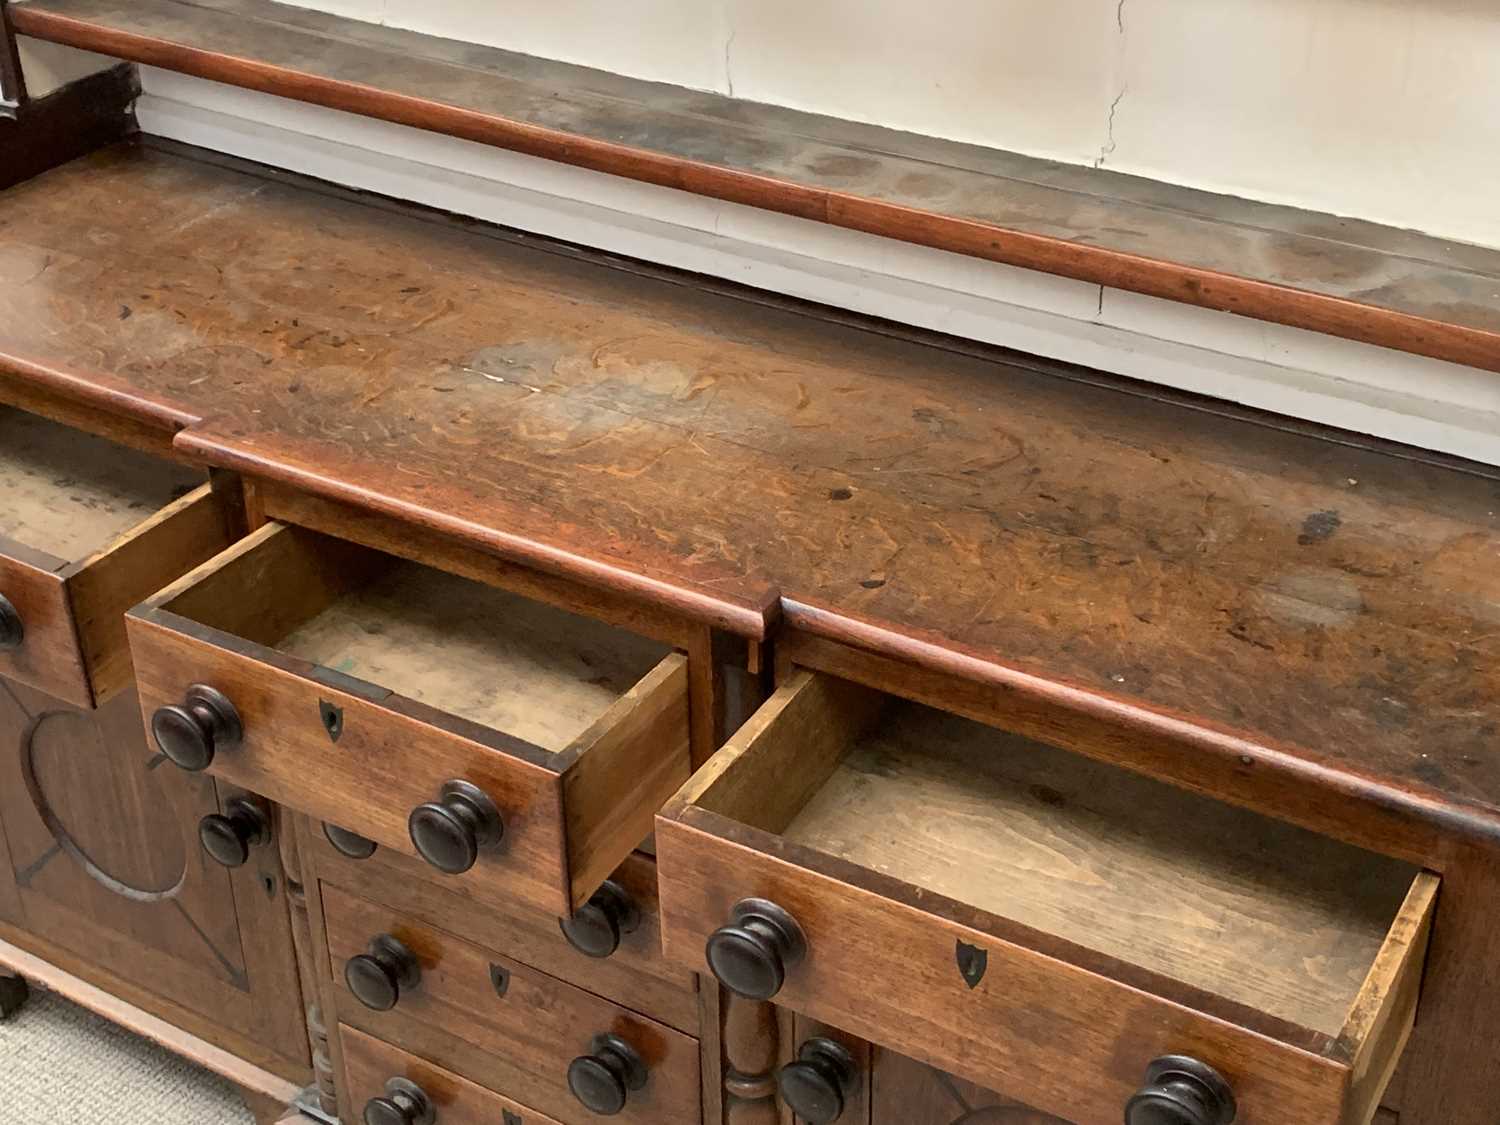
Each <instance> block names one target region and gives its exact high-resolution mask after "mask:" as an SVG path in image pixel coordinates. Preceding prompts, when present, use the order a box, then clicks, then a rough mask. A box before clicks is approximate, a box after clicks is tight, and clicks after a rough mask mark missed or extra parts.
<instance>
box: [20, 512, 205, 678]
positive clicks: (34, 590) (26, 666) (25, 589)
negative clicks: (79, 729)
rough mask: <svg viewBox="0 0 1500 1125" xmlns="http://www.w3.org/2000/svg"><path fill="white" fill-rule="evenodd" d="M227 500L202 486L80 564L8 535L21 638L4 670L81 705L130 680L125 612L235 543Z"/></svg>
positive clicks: (144, 519)
mask: <svg viewBox="0 0 1500 1125" xmlns="http://www.w3.org/2000/svg"><path fill="white" fill-rule="evenodd" d="M231 539H232V537H231V535H230V533H229V528H228V525H227V523H226V519H225V514H224V511H223V508H222V505H221V502H220V500H219V498H218V497H217V496H215V495H214V493H213V491H212V490H211V489H210V488H209V487H208V486H207V485H204V486H203V487H202V488H200V489H198V490H197V491H195V492H193V493H191V494H190V495H188V496H185V497H183V498H182V499H180V500H177V501H174V502H173V503H171V504H169V505H168V506H167V507H165V508H163V509H162V510H161V511H159V512H156V513H154V514H152V515H150V516H149V517H148V518H143V519H142V521H141V523H140V524H139V525H138V526H136V527H135V528H133V529H132V530H131V531H129V532H128V533H127V534H125V535H124V536H122V537H120V538H118V539H116V540H115V541H114V542H112V543H110V544H109V545H108V546H107V547H105V548H104V549H103V550H101V551H99V552H97V553H96V554H94V555H92V556H90V557H89V558H86V559H82V560H79V561H76V562H73V561H68V560H64V559H59V558H54V557H52V556H50V555H47V554H44V553H42V552H40V551H35V550H32V549H30V548H28V547H26V546H25V545H24V544H21V543H16V542H14V541H11V540H8V539H5V538H4V537H3V536H0V596H3V597H4V598H5V599H6V600H7V601H8V602H10V603H11V605H12V606H13V607H14V610H15V615H16V617H17V618H19V620H20V624H21V630H22V637H21V641H20V643H19V644H18V645H16V646H15V647H13V648H0V676H4V677H6V678H8V679H12V680H15V681H17V682H18V683H23V684H25V685H27V686H28V687H33V688H36V689H37V690H38V691H41V692H45V693H46V694H48V695H50V696H53V697H54V698H57V699H61V700H63V701H65V702H67V703H71V704H73V705H74V706H77V707H92V706H94V705H96V704H98V703H104V702H105V701H107V700H109V699H111V698H113V697H114V696H115V695H117V694H118V693H119V692H120V691H122V690H124V689H125V688H127V687H128V686H130V683H131V667H130V651H129V646H128V644H127V642H126V636H125V612H126V611H127V610H128V609H130V607H131V606H133V605H135V604H136V603H137V602H139V601H141V600H142V599H144V598H147V597H149V596H150V595H151V594H153V593H155V592H156V591H157V590H159V589H161V588H162V587H163V586H165V585H167V584H168V583H170V582H173V581H175V580H176V579H177V578H179V577H180V576H181V575H183V574H185V573H186V572H188V571H189V570H191V569H193V568H194V567H195V566H198V565H199V564H200V563H202V562H204V561H205V560H206V559H209V558H212V557H213V556H214V555H216V554H218V553H219V552H220V551H222V550H223V549H224V548H225V547H227V546H228V545H229V544H230V542H231Z"/></svg>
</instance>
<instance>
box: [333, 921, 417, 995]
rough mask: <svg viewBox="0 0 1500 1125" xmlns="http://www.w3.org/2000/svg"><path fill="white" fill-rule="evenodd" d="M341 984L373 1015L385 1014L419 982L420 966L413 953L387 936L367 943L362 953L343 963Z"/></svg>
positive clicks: (384, 935)
mask: <svg viewBox="0 0 1500 1125" xmlns="http://www.w3.org/2000/svg"><path fill="white" fill-rule="evenodd" d="M344 983H345V984H347V985H348V986H349V991H350V992H352V993H354V998H355V999H356V1000H358V1001H359V1002H360V1003H361V1004H363V1005H364V1006H365V1007H366V1008H369V1009H371V1010H372V1011H376V1012H389V1011H390V1010H391V1009H392V1008H394V1007H395V1006H396V1004H397V1002H398V1001H400V999H401V994H402V993H403V992H410V991H411V990H412V989H414V988H416V987H417V985H419V984H421V983H422V966H421V965H420V964H419V963H418V961H417V958H416V954H414V953H412V951H411V950H410V949H408V948H406V946H405V945H404V944H402V943H401V942H400V941H398V940H397V939H396V938H393V937H392V936H391V935H390V934H381V935H379V936H378V937H376V938H373V939H372V940H371V941H370V944H369V946H368V947H367V948H366V951H365V952H364V953H360V954H357V955H356V956H354V957H351V958H349V960H348V961H346V962H344Z"/></svg>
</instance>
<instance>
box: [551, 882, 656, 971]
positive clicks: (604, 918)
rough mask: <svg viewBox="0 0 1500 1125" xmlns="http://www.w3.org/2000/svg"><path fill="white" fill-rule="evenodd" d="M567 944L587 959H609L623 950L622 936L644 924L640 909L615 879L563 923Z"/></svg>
mask: <svg viewBox="0 0 1500 1125" xmlns="http://www.w3.org/2000/svg"><path fill="white" fill-rule="evenodd" d="M560 924H561V926H562V932H563V937H565V938H567V939H568V944H569V945H571V946H572V947H573V948H574V949H576V950H578V952H579V953H582V954H584V955H586V956H588V957H608V956H610V955H611V954H612V953H614V951H615V950H617V949H619V948H620V935H621V934H628V933H632V932H634V930H635V929H636V928H637V927H638V926H640V924H641V911H640V907H638V906H636V904H635V899H633V898H631V897H630V892H629V891H627V890H626V889H625V888H624V887H622V886H620V884H619V883H616V882H615V881H614V880H613V879H606V880H605V882H604V885H603V886H601V887H600V888H599V889H598V890H597V891H595V892H594V893H593V894H592V895H591V896H590V897H589V900H588V902H586V903H584V905H583V907H582V908H581V909H580V910H579V911H578V912H577V913H576V914H574V915H573V917H571V918H564V919H563V920H562V922H561V923H560Z"/></svg>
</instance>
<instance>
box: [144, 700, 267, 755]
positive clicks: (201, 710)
mask: <svg viewBox="0 0 1500 1125" xmlns="http://www.w3.org/2000/svg"><path fill="white" fill-rule="evenodd" d="M243 733H244V728H243V727H242V726H241V725H240V713H239V712H238V711H236V710H235V709H234V704H233V703H231V702H229V698H228V697H227V696H226V695H224V693H223V692H221V691H217V690H216V689H214V688H211V687H209V686H208V685H207V684H194V685H193V686H192V687H190V688H188V689H187V697H186V698H185V699H184V700H183V702H182V705H181V706H175V705H174V706H169V707H159V708H157V710H156V714H154V715H152V716H151V736H152V737H153V738H155V739H156V745H157V747H158V748H159V749H160V750H161V752H162V753H163V754H165V755H166V756H167V757H168V758H169V759H171V761H172V762H174V763H175V764H177V765H179V766H181V767H182V768H183V769H185V770H191V771H193V772H197V771H198V770H203V769H207V768H208V766H209V763H211V762H212V761H213V760H214V754H215V752H217V751H218V750H221V749H223V748H224V747H226V746H233V745H234V744H235V743H237V742H239V740H240V737H241V735H242V734H243Z"/></svg>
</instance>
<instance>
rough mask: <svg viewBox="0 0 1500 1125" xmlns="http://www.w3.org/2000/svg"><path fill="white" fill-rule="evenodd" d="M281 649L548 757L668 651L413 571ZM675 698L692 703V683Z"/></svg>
mask: <svg viewBox="0 0 1500 1125" xmlns="http://www.w3.org/2000/svg"><path fill="white" fill-rule="evenodd" d="M275 647H277V648H278V649H280V650H281V651H283V652H286V653H289V654H291V655H293V656H298V657H301V658H302V659H304V660H307V661H309V662H311V663H313V664H319V665H322V666H323V667H325V668H331V669H333V670H334V671H335V672H339V673H342V674H344V675H349V676H353V677H355V678H356V679H360V680H365V681H368V682H369V683H372V684H384V685H386V686H389V687H394V688H397V689H398V690H400V692H401V694H402V695H405V696H409V697H410V698H412V699H415V700H418V701H419V702H422V703H425V704H428V705H429V706H431V707H435V708H437V709H438V710H440V711H446V712H448V713H449V714H453V715H458V716H459V717H461V718H464V719H468V720H470V721H471V722H475V723H479V724H481V725H483V726H487V727H493V728H495V729H496V730H503V731H505V732H506V733H508V734H512V735H514V736H515V737H517V738H519V739H522V740H523V741H526V742H530V743H532V744H533V745H536V746H539V747H541V748H542V749H543V750H546V751H549V752H550V753H553V754H559V753H562V752H563V751H565V750H567V749H568V748H569V747H570V746H572V745H573V744H574V743H575V742H578V741H580V740H583V741H586V742H592V741H593V740H594V739H592V738H588V734H589V731H590V728H591V727H593V726H594V725H595V724H596V723H598V722H599V721H600V720H601V719H602V718H603V717H604V716H605V713H606V712H608V711H609V710H610V709H611V708H612V707H614V706H616V705H617V704H618V702H619V700H620V698H621V697H622V696H624V695H625V694H626V693H627V692H629V691H630V689H631V688H632V687H633V686H634V685H635V684H636V683H637V682H638V681H639V680H640V679H641V678H642V677H643V676H645V675H646V674H647V673H649V672H650V671H651V670H652V669H653V668H655V667H656V665H657V664H658V663H659V662H660V661H661V660H662V659H663V658H664V657H665V656H666V655H667V652H668V650H666V649H665V648H664V647H663V646H661V645H659V644H655V643H652V642H650V641H646V640H644V639H642V638H640V637H634V636H631V635H630V634H628V633H625V632H623V631H621V630H618V629H612V628H609V627H608V626H605V625H601V624H600V623H598V622H596V621H591V620H589V619H587V618H583V617H577V616H575V615H572V614H566V613H561V612H558V611H557V610H554V609H552V608H551V607H550V606H545V605H541V604H539V603H537V602H533V601H530V600H528V599H526V598H522V597H517V596H515V595H512V594H507V593H505V592H503V591H501V590H497V589H494V588H492V587H488V586H481V585H479V584H477V583H474V582H471V581H469V580H468V579H465V578H460V577H457V576H454V575H447V574H443V573H441V572H439V571H436V570H432V569H430V568H428V567H423V566H418V565H416V564H397V565H395V566H392V567H390V568H389V569H387V570H386V571H385V572H384V573H382V574H380V575H379V576H377V577H376V578H375V579H373V580H372V581H370V582H368V583H366V584H364V585H362V586H360V587H358V588H356V589H353V590H350V591H349V592H348V593H347V594H345V595H344V596H343V597H341V598H339V599H338V600H337V601H335V602H333V603H331V604H330V605H328V606H327V607H326V608H324V609H323V610H322V611H321V612H320V613H318V614H317V615H316V616H315V617H312V618H310V619H309V620H308V621H306V622H304V623H302V624H301V625H299V626H298V627H297V628H296V629H294V630H292V631H291V632H290V633H288V634H287V635H286V636H284V637H281V638H280V639H279V640H278V641H276V644H275ZM680 694H681V695H682V697H683V704H684V706H686V696H687V692H686V687H685V685H683V687H682V690H681V692H680ZM616 722H618V720H616ZM680 723H681V727H682V734H683V736H684V737H685V736H686V733H687V717H686V715H683V716H681V717H680ZM610 725H614V723H611V724H610ZM595 737H597V736H595Z"/></svg>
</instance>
